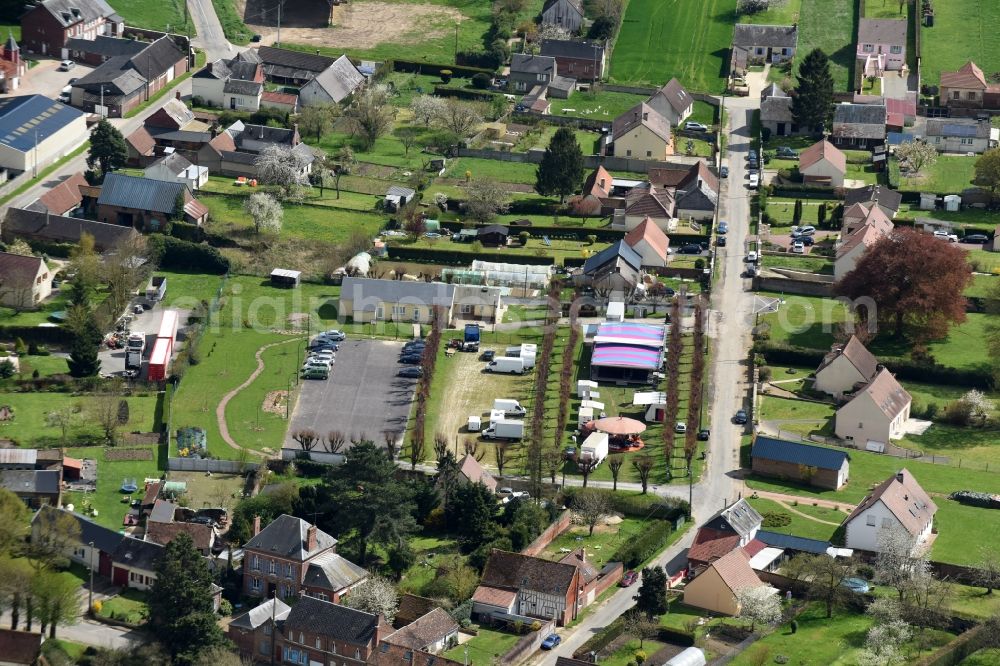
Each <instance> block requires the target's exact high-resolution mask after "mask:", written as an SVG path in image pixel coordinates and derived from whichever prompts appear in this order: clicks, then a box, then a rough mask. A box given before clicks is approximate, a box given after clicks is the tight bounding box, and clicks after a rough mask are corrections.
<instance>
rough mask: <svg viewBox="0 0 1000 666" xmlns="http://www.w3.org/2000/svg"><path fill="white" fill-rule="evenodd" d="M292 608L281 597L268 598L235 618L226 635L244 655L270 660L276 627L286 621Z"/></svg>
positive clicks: (259, 659)
mask: <svg viewBox="0 0 1000 666" xmlns="http://www.w3.org/2000/svg"><path fill="white" fill-rule="evenodd" d="M291 610H292V609H291V607H290V606H289V605H288V604H286V603H284V602H283V601H282V600H281V599H268V600H267V601H265V602H264V603H262V604H260V605H259V606H257V607H255V608H251V609H250V610H248V611H247V612H246V613H243V614H242V615H240V616H238V617H236V618H234V619H233V621H232V622H230V623H229V628H228V629H227V630H226V636H227V637H228V638H229V640H231V641H232V642H233V644H234V645H235V646H236V649H237V650H238V651H239V653H240V654H241V655H243V656H244V657H250V658H251V659H255V660H258V661H270V659H271V654H272V652H273V650H272V645H273V644H274V633H275V628H276V627H278V626H279V625H280V623H281V622H284V620H285V618H287V617H288V614H289V613H290V612H291Z"/></svg>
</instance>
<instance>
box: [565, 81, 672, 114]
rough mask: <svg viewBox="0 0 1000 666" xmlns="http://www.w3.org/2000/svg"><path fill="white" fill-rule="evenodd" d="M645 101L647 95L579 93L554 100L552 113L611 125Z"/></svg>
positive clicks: (604, 91)
mask: <svg viewBox="0 0 1000 666" xmlns="http://www.w3.org/2000/svg"><path fill="white" fill-rule="evenodd" d="M663 83H666V81H663ZM645 100H646V95H633V94H631V93H621V92H609V91H606V90H599V91H597V92H593V93H589V92H578V93H576V94H575V95H573V96H572V97H570V98H569V99H552V100H551V102H552V109H551V113H552V115H554V116H572V117H574V118H588V119H591V120H604V121H606V122H608V123H610V122H611V121H612V120H614V119H615V117H617V116H620V115H621V114H623V113H625V112H626V111H628V110H629V109H631V108H632V107H633V106H635V105H636V104H638V103H640V102H643V101H645Z"/></svg>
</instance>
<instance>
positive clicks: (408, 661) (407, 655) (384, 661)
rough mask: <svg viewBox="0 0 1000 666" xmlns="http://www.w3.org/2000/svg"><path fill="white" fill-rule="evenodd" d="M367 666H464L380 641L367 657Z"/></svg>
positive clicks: (438, 656) (434, 655)
mask: <svg viewBox="0 0 1000 666" xmlns="http://www.w3.org/2000/svg"><path fill="white" fill-rule="evenodd" d="M367 663H368V666H400V664H402V665H403V666H466V665H465V664H463V663H462V662H461V661H455V660H454V659H448V658H446V657H442V656H441V655H438V654H433V653H431V652H423V651H421V650H411V649H409V648H406V647H403V646H402V645H391V644H389V643H386V642H385V641H382V642H381V643H379V645H378V648H377V649H376V650H373V651H372V652H371V653H370V654H369V655H368V662H367Z"/></svg>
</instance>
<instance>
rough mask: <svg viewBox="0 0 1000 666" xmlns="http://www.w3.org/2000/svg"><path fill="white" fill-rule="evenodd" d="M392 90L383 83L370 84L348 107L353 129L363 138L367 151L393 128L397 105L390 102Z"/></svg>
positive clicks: (348, 115)
mask: <svg viewBox="0 0 1000 666" xmlns="http://www.w3.org/2000/svg"><path fill="white" fill-rule="evenodd" d="M390 96H391V92H390V90H389V87H388V86H386V85H383V84H376V85H373V86H368V87H367V88H365V89H364V90H362V91H361V92H360V93H358V94H356V95H355V96H354V101H353V102H352V103H351V106H350V107H348V109H347V114H346V115H347V118H349V119H350V122H351V129H352V131H353V132H354V134H355V136H358V137H360V138H361V141H362V143H363V144H364V149H365V150H366V151H368V150H371V149H372V147H373V146H374V145H375V142H376V141H377V140H378V138H379V137H380V136H383V135H384V134H385V133H386V132H388V131H389V130H390V129H392V123H393V119H394V118H395V116H396V113H395V107H394V106H392V105H391V104H390V103H389V97H390Z"/></svg>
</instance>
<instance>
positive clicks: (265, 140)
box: [196, 120, 316, 178]
mask: <svg viewBox="0 0 1000 666" xmlns="http://www.w3.org/2000/svg"><path fill="white" fill-rule="evenodd" d="M271 146H275V147H278V148H283V149H286V150H291V151H292V152H293V153H295V154H296V156H297V160H298V164H299V168H300V173H301V175H302V176H308V175H309V174H310V173H312V167H313V163H314V162H315V160H316V156H315V155H314V154H313V152H312V149H310V148H309V146H307V145H306V144H304V143H302V139H301V137H300V136H299V130H298V126H294V127H293V128H292V129H284V128H280V127H267V126H265V125H252V124H244V123H243V122H242V121H239V120H237V121H236V122H235V123H233V124H232V125H230V126H229V127H228V128H226V129H225V130H224V131H223V132H222V133H220V134H219V135H218V136H216V137H215V138H214V139H212V140H211V141H210V142H208V143H207V144H204V145H202V147H201V149H200V150H199V152H198V159H197V162H196V163H197V164H200V165H204V166H207V167H208V169H209V170H210V171H212V172H216V173H221V174H222V175H224V176H234V177H239V176H244V177H246V178H256V177H257V166H256V161H257V156H258V155H259V154H260V153H261V152H262V151H263V150H264V149H266V148H268V147H271Z"/></svg>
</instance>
